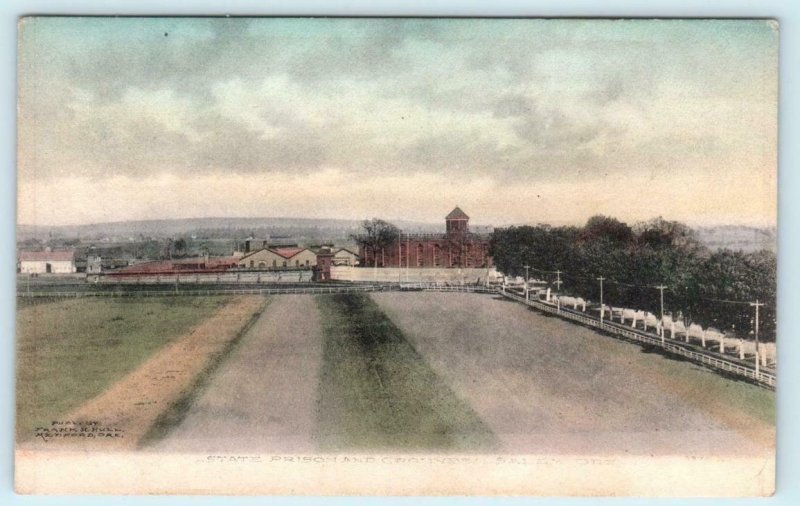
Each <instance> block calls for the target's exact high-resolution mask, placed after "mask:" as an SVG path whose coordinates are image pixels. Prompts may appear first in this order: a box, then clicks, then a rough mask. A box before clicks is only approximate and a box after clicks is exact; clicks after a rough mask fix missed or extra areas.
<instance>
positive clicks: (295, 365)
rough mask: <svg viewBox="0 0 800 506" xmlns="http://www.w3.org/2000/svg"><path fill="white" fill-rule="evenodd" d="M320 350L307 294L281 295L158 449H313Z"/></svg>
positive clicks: (316, 320) (315, 314)
mask: <svg viewBox="0 0 800 506" xmlns="http://www.w3.org/2000/svg"><path fill="white" fill-rule="evenodd" d="M321 354H322V337H321V335H320V322H319V312H318V310H317V306H316V304H315V302H314V299H313V297H312V296H310V295H281V296H279V297H274V298H272V300H271V302H270V303H269V306H268V307H267V308H266V310H265V311H264V313H263V314H262V315H261V317H260V318H259V320H258V321H256V323H255V324H254V325H253V326H252V327H251V329H250V330H249V332H248V333H247V335H245V336H244V337H243V339H242V341H241V343H239V346H238V347H237V348H236V349H235V350H234V351H233V353H232V354H231V356H230V357H228V359H227V360H226V361H225V362H224V363H223V364H222V365H221V367H220V368H219V369H218V370H217V372H216V373H215V375H214V377H213V378H212V380H211V382H210V383H209V385H208V387H207V388H206V389H205V390H204V391H203V392H202V394H200V396H199V397H198V399H197V400H196V401H195V403H194V404H193V406H192V407H191V408H190V409H189V412H188V413H187V415H186V417H185V419H184V420H183V422H182V423H181V424H180V425H179V426H178V427H177V428H175V429H174V430H173V431H172V432H171V433H170V434H169V435H168V436H167V437H166V438H165V439H163V440H161V441H160V442H159V443H157V444H156V445H155V447H154V448H152V449H154V450H158V451H179V452H180V451H186V452H227V453H237V452H238V453H248V452H249V453H255V452H267V451H292V452H298V453H303V452H315V451H316V447H315V444H314V440H313V433H314V428H315V423H316V411H315V409H316V408H315V403H316V391H317V382H318V372H319V366H320V360H321Z"/></svg>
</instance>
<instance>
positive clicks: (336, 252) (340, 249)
mask: <svg viewBox="0 0 800 506" xmlns="http://www.w3.org/2000/svg"><path fill="white" fill-rule="evenodd" d="M341 251H346V252H347V253H350V254H351V255H355V256H358V255H357V254H356V253H354V252H352V251H350V250H349V249H347V248H339V249H337V250H336V251H334V252H333V254H334V255H336V254H338V253H339V252H341Z"/></svg>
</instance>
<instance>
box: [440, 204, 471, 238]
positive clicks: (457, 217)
mask: <svg viewBox="0 0 800 506" xmlns="http://www.w3.org/2000/svg"><path fill="white" fill-rule="evenodd" d="M444 222H445V227H446V228H445V230H446V231H447V235H448V236H452V235H463V234H466V233H467V232H469V216H467V213H465V212H464V211H462V210H461V208H460V207H458V206H456V207H455V209H453V210H452V211H450V214H448V215H447V216H445V217H444Z"/></svg>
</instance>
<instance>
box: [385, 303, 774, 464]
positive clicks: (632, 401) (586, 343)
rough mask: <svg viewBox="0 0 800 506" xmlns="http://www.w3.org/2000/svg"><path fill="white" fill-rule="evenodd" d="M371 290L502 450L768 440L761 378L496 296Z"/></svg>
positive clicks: (770, 428)
mask: <svg viewBox="0 0 800 506" xmlns="http://www.w3.org/2000/svg"><path fill="white" fill-rule="evenodd" d="M370 296H371V297H372V299H373V300H375V301H376V302H377V303H378V305H379V306H380V307H381V309H383V311H384V312H385V313H386V315H388V316H389V318H390V319H391V320H392V321H393V322H394V324H395V325H397V326H398V327H399V328H400V330H401V331H402V332H403V334H404V335H405V337H406V339H408V341H409V342H410V343H411V345H412V346H414V347H415V348H416V350H417V351H418V352H419V354H420V355H421V356H422V357H424V358H425V360H426V361H427V362H428V363H429V365H430V367H431V368H432V369H433V371H435V373H436V374H437V375H438V376H440V377H441V378H443V380H444V381H445V382H446V383H447V384H449V385H450V388H452V389H453V391H454V392H455V393H456V395H459V396H460V397H462V398H463V399H465V400H466V401H467V402H468V403H469V404H470V405H471V406H472V409H474V410H475V411H476V412H477V413H478V415H479V416H480V417H481V418H482V420H483V421H484V422H485V423H486V424H487V425H488V427H489V428H490V429H491V430H492V432H493V433H494V434H495V436H496V437H497V438H498V439H499V440H500V442H501V445H502V450H504V451H508V452H520V453H582V454H585V453H598V454H608V453H609V452H611V453H614V454H639V455H642V454H644V455H649V454H658V455H670V454H673V455H675V454H677V455H706V456H708V455H714V456H716V455H744V456H754V455H756V454H762V453H764V452H769V451H771V450H772V448H771V447H772V445H773V444H774V422H772V420H771V419H772V418H773V417H774V409H775V404H774V393H773V392H770V391H767V390H765V389H762V388H760V387H757V386H754V385H750V384H746V383H743V382H740V381H735V380H731V379H727V378H723V377H721V376H719V375H717V374H715V373H713V372H710V371H708V370H706V369H703V368H701V367H699V366H697V365H694V364H692V363H689V362H685V361H677V360H674V359H670V358H667V357H665V356H662V355H660V354H658V353H650V352H648V350H644V349H643V348H642V347H640V346H638V345H634V344H631V343H626V342H622V341H619V340H616V339H614V338H611V337H608V336H604V335H601V334H599V333H597V332H596V331H594V330H591V329H588V328H585V327H581V326H578V325H575V324H573V323H569V322H566V321H564V320H561V319H559V318H555V317H547V316H544V315H542V314H540V313H537V312H535V311H531V310H529V309H527V308H526V307H525V306H523V305H521V304H517V303H514V302H511V301H507V300H504V299H500V298H498V297H490V296H487V295H480V294H459V293H454V294H440V293H376V294H371V295H370ZM502 450H501V451H502Z"/></svg>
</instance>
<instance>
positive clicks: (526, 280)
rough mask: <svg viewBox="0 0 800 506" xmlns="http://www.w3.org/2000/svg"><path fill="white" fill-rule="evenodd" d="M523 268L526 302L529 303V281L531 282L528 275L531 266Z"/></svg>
mask: <svg viewBox="0 0 800 506" xmlns="http://www.w3.org/2000/svg"><path fill="white" fill-rule="evenodd" d="M523 267H525V302H527V301H529V300H530V297H529V296H528V293H529V291H530V288H529V287H528V283H529V280H530V276H529V275H528V269H530V268H531V266H530V265H525V266H523Z"/></svg>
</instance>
